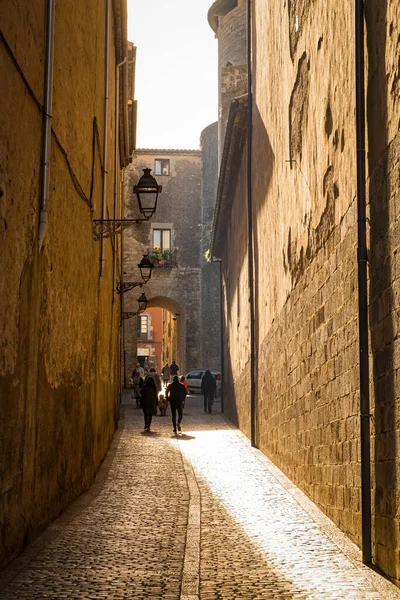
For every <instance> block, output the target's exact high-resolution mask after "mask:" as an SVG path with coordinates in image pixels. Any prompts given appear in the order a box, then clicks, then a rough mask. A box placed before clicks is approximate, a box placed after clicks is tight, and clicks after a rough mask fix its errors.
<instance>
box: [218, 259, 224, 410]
mask: <svg viewBox="0 0 400 600" xmlns="http://www.w3.org/2000/svg"><path fill="white" fill-rule="evenodd" d="M218 262H219V318H220V326H219V327H220V352H219V355H220V357H221V412H222V413H223V412H224V409H225V404H224V376H225V370H224V365H225V363H224V304H223V300H224V299H223V297H222V260H219V261H218Z"/></svg>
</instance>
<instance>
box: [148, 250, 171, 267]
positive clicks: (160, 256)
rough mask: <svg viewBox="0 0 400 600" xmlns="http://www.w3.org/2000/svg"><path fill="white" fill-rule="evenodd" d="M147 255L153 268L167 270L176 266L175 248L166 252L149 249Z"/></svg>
mask: <svg viewBox="0 0 400 600" xmlns="http://www.w3.org/2000/svg"><path fill="white" fill-rule="evenodd" d="M148 254H149V259H150V260H151V262H152V263H153V265H154V267H163V268H166V267H167V268H168V267H177V266H178V250H177V249H176V248H169V249H168V250H161V248H149V250H148Z"/></svg>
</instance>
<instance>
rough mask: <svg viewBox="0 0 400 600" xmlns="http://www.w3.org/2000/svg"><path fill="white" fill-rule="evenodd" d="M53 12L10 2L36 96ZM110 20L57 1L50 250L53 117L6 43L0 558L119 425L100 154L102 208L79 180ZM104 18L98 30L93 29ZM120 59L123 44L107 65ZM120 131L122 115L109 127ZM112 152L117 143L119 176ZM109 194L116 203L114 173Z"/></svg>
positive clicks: (50, 511) (12, 40) (81, 477)
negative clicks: (47, 126) (43, 173)
mask: <svg viewBox="0 0 400 600" xmlns="http://www.w3.org/2000/svg"><path fill="white" fill-rule="evenodd" d="M44 15H45V3H44V2H41V1H34V2H31V3H29V5H26V6H24V7H23V10H22V9H21V10H20V9H19V8H18V5H17V4H16V3H11V2H6V3H3V4H2V5H1V7H0V21H1V23H2V25H1V28H2V32H3V34H4V36H5V38H6V40H7V42H8V45H9V48H10V49H11V51H12V53H13V54H14V57H15V60H16V61H17V63H18V65H19V66H20V68H21V70H22V71H23V73H24V76H25V78H26V80H27V82H28V84H29V86H30V87H31V91H32V92H33V94H34V95H35V96H36V97H37V98H38V99H39V102H43V78H44V71H43V65H44V63H45V61H44V48H45V38H44V33H45V23H44ZM104 17H105V3H104V2H100V3H98V2H92V1H90V2H86V3H84V4H81V5H79V6H78V5H76V3H75V2H73V1H72V0H66V2H63V3H61V4H57V5H56V10H55V23H56V28H55V41H54V80H53V85H54V91H53V112H52V127H53V131H54V134H55V135H53V136H52V142H51V144H52V145H51V164H50V194H49V213H48V219H49V220H48V228H47V232H46V236H45V238H44V244H43V247H42V249H41V250H40V251H39V248H38V214H39V189H40V169H41V143H42V141H41V121H42V115H41V113H40V111H39V109H38V107H37V105H36V104H35V100H34V98H33V97H32V94H31V93H30V92H29V91H28V86H27V85H26V84H25V83H24V82H23V79H22V77H21V74H20V73H19V72H18V70H17V69H16V66H15V64H14V63H13V61H12V59H11V57H10V54H9V52H8V51H7V49H6V46H5V44H4V43H3V42H0V67H1V72H2V74H3V77H4V80H5V81H7V85H6V86H3V91H2V94H1V97H0V129H1V131H2V135H1V138H0V165H1V166H0V188H1V190H0V245H1V248H2V252H1V255H0V272H1V278H0V337H1V340H2V344H1V350H0V399H1V420H0V482H1V483H0V540H1V542H0V565H4V564H5V563H6V562H7V561H9V560H10V559H11V558H12V557H13V556H14V555H15V554H16V553H17V552H19V551H20V550H21V549H22V548H23V546H24V545H26V544H28V543H29V542H30V541H31V540H32V539H34V537H35V536H36V535H37V534H38V533H39V532H40V531H41V529H42V528H43V527H44V526H45V525H46V524H48V523H49V522H50V521H51V520H53V519H54V518H55V517H57V516H58V515H59V513H60V512H61V511H62V510H63V509H64V508H65V506H66V505H67V504H68V503H69V502H70V501H71V500H73V499H74V498H76V497H77V496H78V495H79V494H80V493H82V492H83V491H84V490H85V489H86V488H87V487H88V486H89V485H90V483H91V481H92V479H93V477H94V475H95V473H96V470H97V468H98V466H99V465H100V462H101V461H102V459H103V457H104V455H105V453H106V451H107V448H108V446H109V443H110V441H111V439H112V436H113V434H114V431H115V428H116V425H117V421H118V408H119V374H118V373H119V371H118V370H119V304H118V303H117V302H113V269H112V266H113V255H112V248H111V244H110V242H109V241H108V242H107V243H106V245H105V271H104V275H103V277H102V278H101V279H100V278H99V267H100V244H99V243H98V242H95V241H94V240H93V233H92V219H93V218H95V217H97V218H100V216H101V215H100V212H101V208H100V205H101V189H102V188H101V186H102V173H101V168H100V161H99V156H98V155H97V154H96V156H95V170H94V179H93V182H94V196H93V202H94V210H93V211H92V210H91V209H90V207H89V205H88V204H87V202H85V200H84V199H83V198H82V197H81V196H80V195H79V194H78V192H77V189H76V187H75V186H74V184H73V181H72V178H71V172H73V173H74V174H75V176H76V180H75V183H76V181H78V182H79V184H80V185H81V187H82V190H83V193H84V194H85V195H86V196H87V197H88V196H89V194H90V185H91V177H92V139H93V119H94V117H96V118H97V123H98V128H99V135H100V139H102V130H103V126H104V125H103V123H104V120H103V110H104V106H103V99H102V98H103V94H102V93H94V90H96V89H97V90H101V89H103V85H104V59H103V56H104V21H105V18H104ZM93 23H96V24H97V35H96V36H94V37H93V36H88V35H87V31H89V30H90V29H91V27H92V24H93ZM77 24H78V25H77ZM85 32H86V33H85ZM114 33H115V32H113V34H112V39H114ZM115 62H116V55H115V49H114V47H112V49H111V57H110V63H111V65H114V64H115ZM113 77H114V71H113V68H112V67H111V78H112V81H113V80H114V79H113ZM113 103H114V90H113V89H111V93H110V105H111V106H113ZM112 131H113V116H112V114H111V116H110V134H111V136H112ZM55 136H57V140H58V142H59V144H57V143H56V138H55ZM111 139H112V137H111ZM111 149H112V144H110V154H109V157H108V160H109V165H110V167H109V168H110V173H112V167H111V165H112V164H113V162H112V150H111ZM69 169H71V171H70V170H69ZM107 194H108V197H109V198H110V202H109V210H110V212H111V211H112V202H113V180H112V178H111V177H110V178H109V183H108V187H107Z"/></svg>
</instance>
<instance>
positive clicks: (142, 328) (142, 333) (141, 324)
mask: <svg viewBox="0 0 400 600" xmlns="http://www.w3.org/2000/svg"><path fill="white" fill-rule="evenodd" d="M138 337H139V338H140V339H141V340H147V338H148V337H149V317H148V316H147V315H140V316H139V318H138Z"/></svg>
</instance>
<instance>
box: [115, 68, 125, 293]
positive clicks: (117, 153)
mask: <svg viewBox="0 0 400 600" xmlns="http://www.w3.org/2000/svg"><path fill="white" fill-rule="evenodd" d="M125 63H126V57H125V58H124V60H123V61H121V62H120V63H118V64H117V66H116V70H115V143H114V219H118V218H119V216H118V214H117V212H118V181H119V177H118V173H119V79H120V77H119V74H120V68H121V67H122V65H124V64H125ZM121 246H122V242H121ZM113 282H114V283H113V302H114V300H115V294H116V289H117V242H116V240H115V246H114V261H113Z"/></svg>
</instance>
